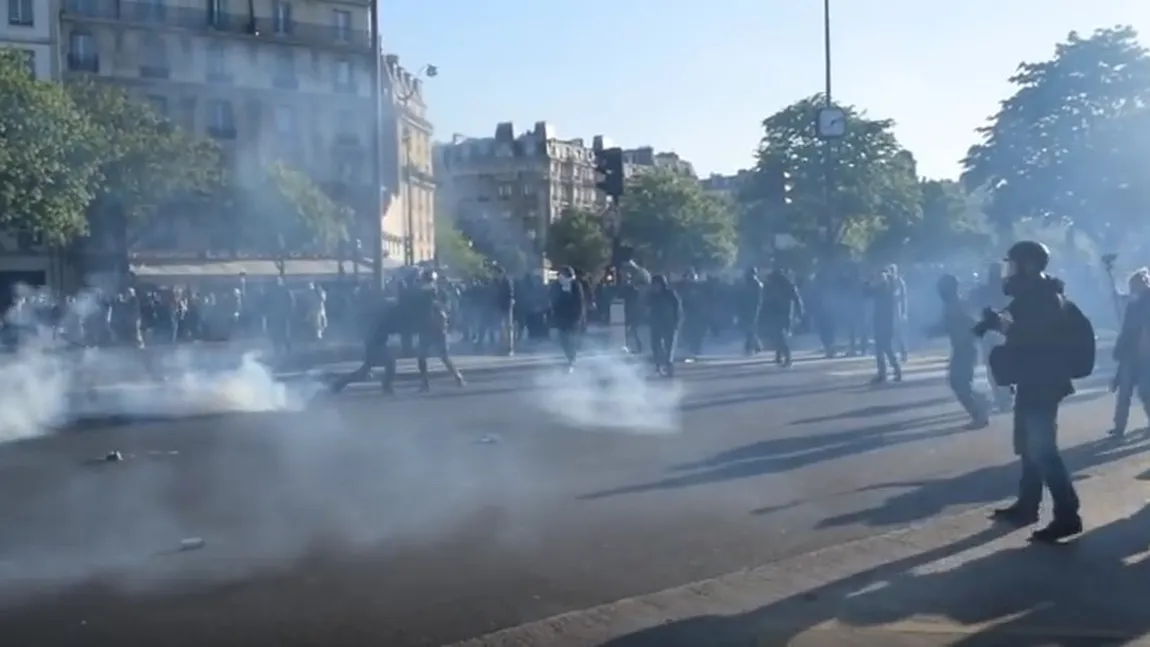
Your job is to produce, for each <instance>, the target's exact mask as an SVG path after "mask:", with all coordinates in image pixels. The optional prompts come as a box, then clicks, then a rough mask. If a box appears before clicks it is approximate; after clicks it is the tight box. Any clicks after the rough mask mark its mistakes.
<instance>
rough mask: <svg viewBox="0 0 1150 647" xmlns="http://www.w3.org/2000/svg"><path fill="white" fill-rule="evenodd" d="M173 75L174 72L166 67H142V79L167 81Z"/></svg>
mask: <svg viewBox="0 0 1150 647" xmlns="http://www.w3.org/2000/svg"><path fill="white" fill-rule="evenodd" d="M171 75H172V70H171V69H170V68H168V66H166V65H141V66H140V78H141V79H166V78H168V77H170V76H171Z"/></svg>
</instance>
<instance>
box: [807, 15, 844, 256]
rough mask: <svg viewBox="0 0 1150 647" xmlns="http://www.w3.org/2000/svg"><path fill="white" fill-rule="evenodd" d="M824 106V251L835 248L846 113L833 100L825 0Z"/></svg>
mask: <svg viewBox="0 0 1150 647" xmlns="http://www.w3.org/2000/svg"><path fill="white" fill-rule="evenodd" d="M823 75H824V78H823V82H824V86H823V105H822V107H821V108H819V110H818V112H817V114H816V115H815V130H816V132H817V133H818V136H819V137H820V138H821V139H822V140H823V202H824V204H823V217H822V223H821V225H820V227H819V229H820V230H821V231H826V236H825V241H824V243H825V245H826V250H825V253H826V254H827V255H828V257H829V256H830V255H831V253H832V252H833V250H834V245H835V240H834V239H835V235H836V232H835V227H834V217H833V216H834V214H833V211H834V200H833V191H832V187H831V184H832V183H833V182H834V162H833V157H834V152H835V151H834V141H835V140H836V139H840V138H842V137H843V136H845V135H846V127H847V124H846V113H845V112H844V111H843V110H842V109H841V108H838V107H836V106H835V104H834V101H833V100H832V99H831V0H823Z"/></svg>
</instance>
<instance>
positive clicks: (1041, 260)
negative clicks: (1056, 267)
mask: <svg viewBox="0 0 1150 647" xmlns="http://www.w3.org/2000/svg"><path fill="white" fill-rule="evenodd" d="M1006 260H1008V261H1011V262H1013V263H1014V264H1015V265H1017V266H1018V267H1019V268H1020V269H1021V268H1025V269H1026V270H1030V271H1033V272H1042V271H1044V270H1045V269H1046V266H1047V265H1049V264H1050V248H1048V247H1047V246H1046V245H1043V244H1042V243H1040V242H1038V241H1035V240H1021V241H1019V242H1017V243H1014V244H1013V245H1011V246H1010V249H1009V250H1008V251H1007V252H1006Z"/></svg>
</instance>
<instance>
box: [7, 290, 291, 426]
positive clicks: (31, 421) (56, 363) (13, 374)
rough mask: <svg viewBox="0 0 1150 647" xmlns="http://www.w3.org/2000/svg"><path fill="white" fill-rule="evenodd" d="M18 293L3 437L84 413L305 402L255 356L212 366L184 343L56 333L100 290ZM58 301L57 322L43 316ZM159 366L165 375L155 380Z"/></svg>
mask: <svg viewBox="0 0 1150 647" xmlns="http://www.w3.org/2000/svg"><path fill="white" fill-rule="evenodd" d="M16 294H17V300H16V304H15V305H14V306H13V307H12V308H11V309H10V310H9V311H8V312H7V313H6V314H5V322H6V323H7V324H8V330H9V332H10V334H12V335H15V336H17V337H18V339H17V343H18V346H17V348H16V351H15V353H14V354H12V355H9V356H7V357H0V442H4V441H11V440H19V439H26V438H32V437H36V436H40V435H44V434H47V433H51V432H52V431H54V430H56V429H58V428H59V427H61V426H63V425H67V424H69V423H71V422H74V421H75V420H76V419H78V418H90V417H119V416H123V417H134V416H164V415H173V416H186V415H196V414H210V413H227V412H244V411H248V412H262V411H277V410H284V409H290V408H292V407H293V406H297V405H298V403H299V402H301V401H302V398H292V397H290V396H289V394H288V392H287V388H286V387H285V386H284V385H282V384H280V383H278V382H277V381H276V380H275V378H274V376H273V375H272V374H271V373H270V372H269V371H268V369H267V368H266V367H264V366H263V365H261V364H260V363H259V362H257V361H256V358H255V356H254V355H247V356H245V357H244V358H243V360H242V361H241V363H240V365H239V367H238V368H235V367H233V368H229V369H227V370H216V371H211V370H204V369H203V368H198V367H197V365H198V364H202V363H203V360H205V359H211V358H205V357H201V356H198V355H203V353H195V352H192V351H188V350H186V349H182V348H181V349H174V350H172V351H171V352H166V353H164V354H160V353H157V352H153V351H152V350H142V349H135V348H110V349H93V348H81V347H76V346H74V345H70V344H69V343H68V342H66V341H64V340H63V339H61V337H60V336H59V335H58V334H57V332H60V328H62V327H64V326H67V325H68V322H69V321H70V320H73V319H79V320H89V319H90V318H91V316H92V315H93V314H95V313H96V312H97V308H98V307H99V304H98V299H97V297H96V295H95V294H84V295H81V296H80V297H77V298H75V299H71V300H69V301H67V302H65V303H60V304H57V303H54V302H53V301H52V300H51V298H50V297H49V296H48V295H47V294H45V293H42V292H35V291H32V290H30V289H28V288H24V287H21V288H18V289H17V291H16ZM53 307H59V308H60V309H61V310H62V312H61V317H60V321H59V322H55V321H52V322H50V321H47V320H45V317H44V313H45V312H46V311H48V310H49V309H50V308H53ZM149 365H150V366H149ZM155 373H159V374H160V375H163V376H164V377H165V379H164V380H163V381H156V380H155V379H154V374H155ZM293 400H294V403H293Z"/></svg>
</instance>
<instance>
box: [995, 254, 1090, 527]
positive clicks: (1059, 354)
mask: <svg viewBox="0 0 1150 647" xmlns="http://www.w3.org/2000/svg"><path fill="white" fill-rule="evenodd" d="M1006 260H1007V263H1008V267H1007V273H1006V278H1005V279H1004V281H1003V293H1004V294H1005V295H1006V296H1008V297H1011V302H1010V304H1009V305H1008V306H1007V307H1006V309H1005V310H1004V311H1003V312H1002V313H1001V314H1000V315H999V316H997V317H996V316H993V314H994V313H993V312H987V313H984V317H983V319H984V322H990V323H989V324H985V325H984V324H980V328H984V327H987V326H990V327H992V329H998V330H999V331H1000V332H1002V333H1003V334H1004V335H1005V336H1006V341H1005V343H1004V344H1003V345H1002V347H1000V348H999V349H997V350H996V351H995V353H996V354H997V356H998V359H995V358H994V357H993V356H992V360H991V370H994V371H995V373H996V378H998V380H999V383H1002V384H1007V383H1013V385H1014V395H1015V397H1014V452H1015V454H1017V455H1018V456H1019V457H1020V458H1021V463H1022V476H1021V478H1020V479H1019V483H1018V500H1017V501H1015V502H1014V504H1013V505H1011V506H1009V507H1006V508H1002V509H999V510H996V511H995V512H994V515H993V517H994V519H996V520H998V521H1003V522H1006V523H1010V524H1013V525H1019V526H1024V525H1030V524H1033V523H1035V522H1037V521H1038V508H1039V506H1040V505H1041V503H1042V494H1043V490H1044V489H1049V490H1050V496H1051V498H1052V499H1053V503H1054V519H1053V520H1052V521H1051V522H1050V524H1049V525H1047V526H1046V527H1045V528H1042V529H1041V530H1038V531H1035V532H1034V534H1032V535H1031V540H1032V541H1043V542H1052V541H1058V540H1060V539H1064V538H1066V537H1071V536H1073V535H1077V534H1078V533H1080V532H1082V518H1081V517H1080V516H1079V512H1078V511H1079V500H1078V493H1077V491H1076V490H1075V488H1074V483H1073V482H1072V481H1071V480H1070V472H1069V471H1067V469H1066V465H1065V463H1063V460H1062V454H1061V453H1060V452H1059V450H1058V438H1057V437H1058V407H1059V405H1060V404H1061V402H1062V400H1064V399H1065V398H1066V397H1067V396H1070V395H1072V394H1073V393H1074V385H1073V383H1072V382H1071V378H1070V375H1069V371H1068V369H1067V366H1066V364H1065V359H1064V358H1065V354H1066V353H1068V352H1069V348H1068V346H1067V343H1068V341H1067V338H1066V334H1065V330H1064V326H1062V325H1060V324H1061V322H1063V321H1065V320H1066V317H1067V314H1066V313H1067V305H1066V299H1065V297H1064V296H1063V290H1064V286H1063V283H1062V281H1060V280H1058V279H1056V278H1054V277H1052V276H1049V275H1047V274H1046V273H1045V270H1046V267H1047V265H1048V264H1049V262H1050V250H1048V249H1047V248H1046V246H1045V245H1043V244H1042V243H1038V242H1034V241H1022V242H1019V243H1015V244H1014V245H1013V246H1012V247H1011V248H1010V251H1009V252H1008V254H1007V258H1006Z"/></svg>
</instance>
